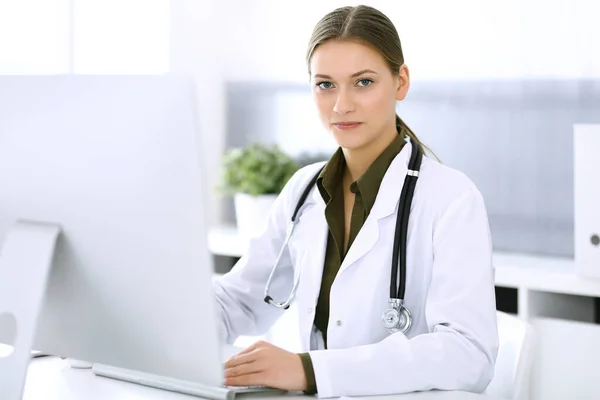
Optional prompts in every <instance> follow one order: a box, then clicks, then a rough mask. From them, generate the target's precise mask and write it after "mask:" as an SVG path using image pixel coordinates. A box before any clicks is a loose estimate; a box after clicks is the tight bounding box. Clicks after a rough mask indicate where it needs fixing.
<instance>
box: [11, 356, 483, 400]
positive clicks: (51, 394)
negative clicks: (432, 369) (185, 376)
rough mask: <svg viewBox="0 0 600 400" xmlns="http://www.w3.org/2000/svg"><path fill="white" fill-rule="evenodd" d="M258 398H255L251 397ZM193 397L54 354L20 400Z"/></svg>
mask: <svg viewBox="0 0 600 400" xmlns="http://www.w3.org/2000/svg"><path fill="white" fill-rule="evenodd" d="M254 398H258V397H254ZM265 398H268V399H270V400H291V399H294V398H296V399H306V398H310V396H302V395H288V396H268V397H267V396H265ZM81 399H86V400H100V399H101V400H106V399H110V400H141V399H146V400H159V399H160V400H192V399H196V400H197V399H198V398H197V397H193V396H187V395H183V394H178V393H172V392H168V391H164V390H158V389H152V388H149V387H145V386H140V385H136V384H133V383H128V382H121V381H117V380H113V379H108V378H102V377H97V376H95V375H94V374H93V373H92V372H91V370H89V369H74V368H71V367H70V366H69V364H68V362H67V361H66V360H61V359H60V358H57V357H42V358H37V359H34V360H33V361H32V362H31V365H30V367H29V372H28V374H27V382H26V385H25V395H24V396H23V400H81ZM372 399H373V400H384V399H385V400H390V399H398V400H476V399H480V400H485V399H487V400H493V398H491V397H487V396H482V395H477V394H472V393H465V392H423V393H411V394H405V395H398V396H382V397H372Z"/></svg>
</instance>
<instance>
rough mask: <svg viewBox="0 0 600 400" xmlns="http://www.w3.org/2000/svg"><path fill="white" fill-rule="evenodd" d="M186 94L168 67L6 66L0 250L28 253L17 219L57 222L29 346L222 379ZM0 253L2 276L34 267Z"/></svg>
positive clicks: (0, 100) (0, 94)
mask: <svg viewBox="0 0 600 400" xmlns="http://www.w3.org/2000/svg"><path fill="white" fill-rule="evenodd" d="M194 98H195V96H194V86H193V84H192V83H191V82H190V81H189V80H187V79H184V78H178V77H169V76H162V77H158V76H143V77H141V76H138V77H132V76H47V77H41V76H36V77H24V76H4V77H0V260H2V257H4V256H7V258H8V255H9V254H10V257H12V258H11V259H12V260H14V259H20V258H19V257H20V256H23V258H22V259H27V254H25V253H28V252H29V253H31V252H34V253H35V251H34V250H35V249H36V248H34V247H30V246H29V244H28V243H23V242H21V243H20V245H21V246H20V247H18V248H17V247H16V246H15V241H13V242H11V243H9V240H8V239H7V238H9V237H10V235H11V232H12V233H13V234H14V233H15V231H14V229H13V228H14V227H15V226H16V225H15V224H16V223H17V221H25V222H26V223H31V222H33V223H34V224H42V225H40V226H58V227H60V234H59V236H58V240H57V243H56V248H55V251H54V255H53V257H52V263H51V267H50V272H49V275H48V279H47V286H46V288H47V289H46V295H45V300H44V301H43V304H42V306H41V311H40V315H39V319H38V324H37V329H36V335H35V341H34V343H33V347H34V348H35V349H38V350H41V351H43V352H47V353H49V354H54V355H64V356H68V357H72V358H75V359H80V360H86V361H90V362H94V363H100V364H106V365H109V366H118V367H122V368H125V369H127V370H133V371H142V372H144V373H148V374H153V375H156V376H164V377H169V378H174V379H179V380H185V381H191V382H200V383H202V384H206V385H220V384H221V383H222V375H223V370H222V357H223V354H221V353H222V349H223V347H222V346H219V345H218V344H219V343H220V340H219V336H220V334H219V333H218V331H219V329H218V326H219V324H218V323H217V306H216V302H213V296H212V290H211V281H212V276H213V264H212V257H211V255H210V254H209V251H208V249H207V240H206V237H207V232H206V231H207V229H206V219H205V214H206V213H207V210H206V202H205V195H206V190H208V189H209V188H205V185H204V179H203V173H202V171H201V168H200V155H201V144H200V143H199V135H198V130H197V126H196V118H195V100H194ZM14 237H16V235H14ZM21 238H22V237H21ZM3 243H4V246H3V245H2V244H3ZM38 244H39V243H38ZM11 245H12V247H11ZM2 246H3V247H2ZM31 246H34V244H32V245H31ZM9 247H10V248H9ZM3 253H5V254H3ZM15 255H16V256H15ZM38 256H39V254H38ZM15 257H16V258H15ZM30 258H31V257H30ZM3 261H4V262H3V263H1V264H0V265H1V267H0V280H1V281H4V282H5V283H6V282H10V281H11V277H13V278H14V277H15V276H16V275H18V274H19V273H23V272H25V271H24V270H23V269H22V268H25V267H28V266H27V265H26V263H25V264H23V265H17V264H18V263H12V264H11V263H10V262H8V261H10V260H8V261H7V259H5V260H3ZM41 270H43V268H41ZM42 278H43V277H42ZM42 280H43V279H42ZM39 281H40V277H39V276H37V275H36V274H31V275H30V276H28V277H27V279H25V280H24V281H21V285H23V286H22V287H20V288H16V291H15V293H16V292H18V291H23V292H26V290H25V289H26V288H29V284H30V283H34V282H39ZM13 282H17V280H14V279H13ZM16 295H18V293H16ZM0 299H2V297H0ZM5 303H6V302H5ZM6 311H7V310H6V304H1V300H0V314H2V313H3V312H4V313H5V315H6ZM8 311H9V312H10V311H11V310H8ZM18 319H19V318H18V316H17V325H18V324H19V321H18ZM6 321H7V319H6V318H0V342H7V341H8V340H9V339H10V338H9V336H10V332H9V330H10V329H8V327H7V326H6V324H7V322H6ZM13 333H14V332H13ZM22 333H23V332H20V331H19V327H18V326H17V333H16V334H17V337H18V336H19V335H20V334H22ZM227 351H231V350H230V349H227ZM0 365H1V364H0ZM99 379H102V378H99ZM0 382H4V383H0V393H1V392H2V390H1V386H2V385H4V384H6V380H0ZM0 397H2V398H6V397H3V396H0Z"/></svg>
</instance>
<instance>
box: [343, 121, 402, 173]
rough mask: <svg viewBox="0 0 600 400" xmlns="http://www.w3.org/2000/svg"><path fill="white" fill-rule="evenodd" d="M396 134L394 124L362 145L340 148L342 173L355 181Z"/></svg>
mask: <svg viewBox="0 0 600 400" xmlns="http://www.w3.org/2000/svg"><path fill="white" fill-rule="evenodd" d="M397 135H398V132H397V131H396V126H395V125H394V127H393V129H390V130H388V131H386V133H385V134H383V135H380V136H379V137H378V138H377V139H375V140H374V141H372V142H370V143H368V144H367V145H365V146H363V147H359V148H356V149H346V148H344V149H342V151H343V152H344V158H345V160H346V173H345V174H344V175H346V176H347V179H349V180H350V182H355V181H356V180H357V179H358V178H360V177H361V176H362V175H363V174H364V173H365V172H366V171H367V169H369V167H370V166H371V164H373V161H375V160H376V159H377V157H379V155H380V154H381V153H383V151H384V150H385V149H386V148H387V147H388V146H389V145H390V144H391V143H392V142H393V141H394V139H396V136H397ZM348 175H349V176H348Z"/></svg>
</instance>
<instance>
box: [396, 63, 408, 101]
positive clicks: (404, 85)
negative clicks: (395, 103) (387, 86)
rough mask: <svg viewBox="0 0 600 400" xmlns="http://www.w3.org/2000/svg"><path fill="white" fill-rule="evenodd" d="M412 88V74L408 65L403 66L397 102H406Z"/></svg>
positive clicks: (399, 74)
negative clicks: (405, 99)
mask: <svg viewBox="0 0 600 400" xmlns="http://www.w3.org/2000/svg"><path fill="white" fill-rule="evenodd" d="M409 87H410V74H409V72H408V67H407V66H406V64H402V66H401V67H400V71H399V72H398V89H397V90H396V100H404V98H405V97H406V94H407V93H408V88H409Z"/></svg>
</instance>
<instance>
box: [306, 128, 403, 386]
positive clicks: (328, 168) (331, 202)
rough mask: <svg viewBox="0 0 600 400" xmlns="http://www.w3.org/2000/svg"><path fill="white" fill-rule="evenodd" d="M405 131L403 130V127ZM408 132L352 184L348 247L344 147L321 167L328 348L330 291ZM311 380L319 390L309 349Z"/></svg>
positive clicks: (323, 316) (323, 327)
mask: <svg viewBox="0 0 600 400" xmlns="http://www.w3.org/2000/svg"><path fill="white" fill-rule="evenodd" d="M401 132H402V131H401ZM404 143H405V142H404V132H402V133H401V134H399V135H398V137H397V138H396V139H395V140H394V141H393V142H392V143H391V144H390V145H389V146H388V147H387V148H386V149H385V150H384V151H383V152H382V153H381V154H380V155H379V157H377V159H376V160H375V161H374V162H373V163H372V164H371V166H370V167H369V168H368V169H367V171H366V172H365V173H364V174H363V175H362V176H361V177H360V178H358V180H356V181H355V182H353V183H352V184H351V185H350V190H351V191H352V193H354V195H355V198H354V206H353V208H352V216H351V219H350V232H349V238H348V246H347V248H346V249H345V248H344V233H345V225H346V223H345V215H344V209H345V207H344V188H343V187H342V182H343V179H342V177H343V174H344V170H345V168H346V162H345V159H344V155H343V153H342V150H341V149H338V150H337V151H336V152H335V153H334V154H333V156H332V157H331V159H330V160H329V161H328V162H327V164H326V165H325V168H323V171H321V174H320V175H319V177H318V179H317V187H318V189H319V191H320V193H321V196H322V197H323V200H324V201H325V204H326V206H325V219H326V220H327V225H328V226H329V235H328V239H327V248H326V251H325V263H324V268H323V278H322V281H321V290H320V292H319V299H318V301H317V308H316V311H315V321H314V324H315V326H316V328H317V329H319V331H321V333H322V335H323V340H324V342H325V348H327V325H328V321H329V293H330V290H331V286H332V284H333V280H334V279H335V276H336V275H337V272H338V270H339V268H340V266H341V264H342V261H343V260H344V257H345V256H346V254H347V252H348V249H349V248H350V246H352V243H353V242H354V239H356V235H357V234H358V232H359V231H360V229H361V228H362V226H363V224H364V222H365V220H366V219H367V216H368V215H369V213H370V212H371V209H372V208H373V205H374V204H375V199H376V198H377V192H378V191H379V186H380V185H381V181H382V180H383V177H384V175H385V173H386V171H387V169H388V167H389V166H390V164H391V163H392V161H393V160H394V158H395V157H396V156H397V155H398V153H400V151H401V150H402V147H403V146H404ZM300 358H301V359H302V364H303V366H304V372H305V375H306V381H307V391H306V393H309V394H314V393H316V392H317V387H316V382H315V375H314V370H313V366H312V361H311V359H310V355H309V354H308V353H304V354H300Z"/></svg>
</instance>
